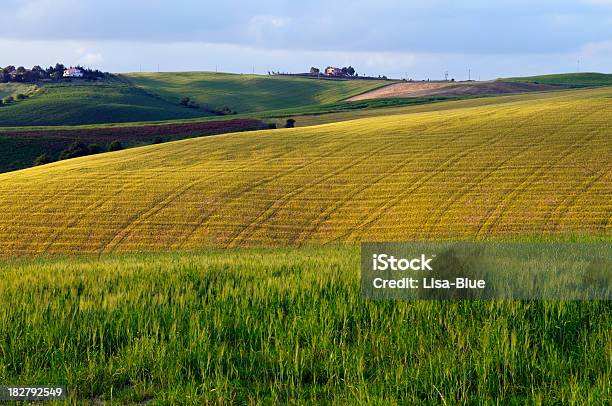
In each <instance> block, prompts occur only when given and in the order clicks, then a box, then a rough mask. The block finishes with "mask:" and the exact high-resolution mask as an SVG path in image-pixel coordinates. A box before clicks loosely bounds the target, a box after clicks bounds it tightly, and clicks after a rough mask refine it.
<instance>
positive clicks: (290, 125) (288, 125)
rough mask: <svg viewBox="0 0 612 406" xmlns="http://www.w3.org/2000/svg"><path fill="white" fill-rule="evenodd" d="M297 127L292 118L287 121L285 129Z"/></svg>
mask: <svg viewBox="0 0 612 406" xmlns="http://www.w3.org/2000/svg"><path fill="white" fill-rule="evenodd" d="M293 127H295V120H294V119H292V118H288V119H287V123H286V124H285V128H293Z"/></svg>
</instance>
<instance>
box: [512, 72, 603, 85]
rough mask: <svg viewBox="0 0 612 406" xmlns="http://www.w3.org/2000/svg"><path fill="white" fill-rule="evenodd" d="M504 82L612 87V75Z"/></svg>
mask: <svg viewBox="0 0 612 406" xmlns="http://www.w3.org/2000/svg"><path fill="white" fill-rule="evenodd" d="M504 80H505V81H511V82H531V83H534V82H537V83H540V84H546V85H568V86H610V85H612V74H610V73H596V72H584V73H559V74H552V75H539V76H525V77H517V78H508V79H504Z"/></svg>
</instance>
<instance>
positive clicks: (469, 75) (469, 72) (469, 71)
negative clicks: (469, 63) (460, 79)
mask: <svg viewBox="0 0 612 406" xmlns="http://www.w3.org/2000/svg"><path fill="white" fill-rule="evenodd" d="M470 80H472V70H471V69H468V82H469V81H470Z"/></svg>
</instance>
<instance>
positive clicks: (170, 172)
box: [0, 89, 612, 255]
mask: <svg viewBox="0 0 612 406" xmlns="http://www.w3.org/2000/svg"><path fill="white" fill-rule="evenodd" d="M570 96H571V97H570ZM611 140H612V90H610V89H598V90H596V91H579V92H574V93H572V94H571V95H568V94H565V95H563V96H562V97H561V96H560V97H557V98H554V97H553V98H548V99H544V100H527V101H516V102H511V103H506V104H501V105H486V106H481V107H469V108H458V109H447V110H439V111H432V112H420V113H413V114H404V115H394V116H385V117H375V118H366V119H362V120H354V121H346V122H342V123H335V124H327V125H320V126H314V127H303V128H295V129H283V130H270V131H261V132H250V133H240V134H229V135H222V136H215V137H207V138H200V139H191V140H184V141H178V142H173V143H168V144H161V145H155V146H148V147H142V148H137V149H130V150H125V151H120V152H116V153H109V154H103V155H98V156H94V157H85V158H79V159H73V160H70V161H64V162H59V163H55V164H51V165H47V166H44V167H38V168H33V169H27V170H23V171H19V172H13V173H8V174H3V175H0V213H1V216H0V253H1V254H3V255H29V254H40V253H106V252H114V251H130V250H146V251H150V250H164V249H193V248H199V247H210V246H214V247H219V246H220V247H237V246H256V245H287V244H295V245H299V244H310V243H331V242H358V241H363V240H368V241H380V240H412V239H439V238H475V239H486V238H490V237H499V236H502V237H508V236H515V235H519V236H525V235H527V236H533V235H541V234H571V233H578V234H588V235H598V236H601V235H604V236H609V235H610V231H611V227H612V226H611V224H610V217H611V216H612V172H611V169H612V143H611Z"/></svg>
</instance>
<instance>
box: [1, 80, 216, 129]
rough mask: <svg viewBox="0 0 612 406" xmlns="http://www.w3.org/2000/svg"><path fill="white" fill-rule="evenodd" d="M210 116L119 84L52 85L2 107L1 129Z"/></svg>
mask: <svg viewBox="0 0 612 406" xmlns="http://www.w3.org/2000/svg"><path fill="white" fill-rule="evenodd" d="M208 115H210V113H206V112H204V111H197V110H193V109H188V108H185V107H181V106H178V105H176V104H172V103H169V102H167V101H165V100H162V99H160V98H157V97H153V96H151V95H149V94H147V93H146V92H144V91H142V90H140V89H137V88H135V87H133V86H130V85H126V84H123V83H120V82H114V81H112V82H107V83H95V84H94V83H92V84H49V85H44V86H42V87H41V88H40V89H39V90H38V91H37V92H36V94H35V95H33V96H32V97H30V98H29V99H27V100H24V101H20V102H17V103H14V104H12V105H8V106H3V107H0V126H4V127H7V126H8V127H10V126H37V125H79V124H99V123H115V122H132V121H151V120H172V119H180V118H195V117H203V116H208Z"/></svg>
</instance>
